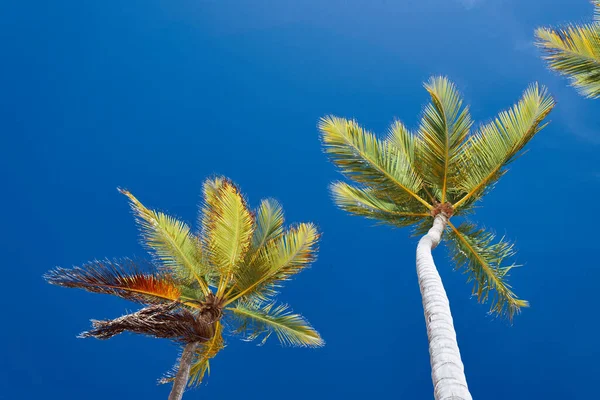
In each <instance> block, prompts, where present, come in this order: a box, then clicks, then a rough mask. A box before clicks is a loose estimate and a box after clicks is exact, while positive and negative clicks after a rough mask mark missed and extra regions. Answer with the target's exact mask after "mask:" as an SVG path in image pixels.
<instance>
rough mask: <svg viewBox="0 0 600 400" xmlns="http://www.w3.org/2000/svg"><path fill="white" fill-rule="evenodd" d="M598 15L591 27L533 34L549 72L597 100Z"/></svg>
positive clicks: (599, 90) (599, 61)
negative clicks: (565, 78)
mask: <svg viewBox="0 0 600 400" xmlns="http://www.w3.org/2000/svg"><path fill="white" fill-rule="evenodd" d="M597 10H598V6H597V5H596V12H598V11H597ZM597 15H598V14H596V19H595V23H594V24H591V25H586V24H584V25H572V26H568V27H565V28H560V29H553V28H538V29H537V30H536V45H537V46H538V47H539V48H540V49H541V50H542V52H543V58H544V59H545V60H546V61H547V62H548V64H549V66H550V68H551V69H552V70H554V71H556V72H558V73H559V74H561V75H564V76H566V77H568V78H569V79H570V81H571V84H572V85H573V86H574V87H575V88H577V90H578V91H579V92H580V93H581V94H582V95H584V96H586V97H589V98H598V97H600V23H599V21H600V20H599V19H598V16H597Z"/></svg>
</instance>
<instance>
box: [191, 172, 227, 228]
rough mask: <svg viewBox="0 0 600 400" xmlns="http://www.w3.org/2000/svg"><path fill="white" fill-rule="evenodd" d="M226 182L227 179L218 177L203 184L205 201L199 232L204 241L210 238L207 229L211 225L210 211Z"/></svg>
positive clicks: (200, 216) (200, 215)
mask: <svg viewBox="0 0 600 400" xmlns="http://www.w3.org/2000/svg"><path fill="white" fill-rule="evenodd" d="M226 180H227V178H225V177H222V176H216V177H214V178H209V179H206V180H205V181H204V183H203V184H202V197H203V201H202V203H201V204H200V212H199V213H198V230H199V231H200V236H201V237H202V238H203V239H206V237H207V236H208V234H207V232H206V229H207V227H208V226H209V225H210V220H209V219H210V218H211V213H210V209H211V207H213V205H214V204H215V201H216V200H215V199H216V197H217V193H219V190H220V189H221V186H223V182H225V181H226Z"/></svg>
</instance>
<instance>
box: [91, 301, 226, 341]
mask: <svg viewBox="0 0 600 400" xmlns="http://www.w3.org/2000/svg"><path fill="white" fill-rule="evenodd" d="M209 309H210V311H211V312H209V313H202V314H199V315H195V314H194V313H192V312H191V311H189V310H187V309H185V308H181V307H180V305H179V304H177V303H170V304H159V305H152V306H149V307H145V308H143V309H141V310H139V311H137V312H134V313H131V314H126V315H123V316H122V317H119V318H115V319H112V320H103V321H98V320H92V325H93V327H94V329H92V330H90V331H87V332H83V333H82V334H81V335H79V337H82V338H88V337H94V338H96V339H110V338H111V337H113V336H115V335H118V334H120V333H123V332H125V331H129V332H133V333H138V334H143V335H148V336H153V337H156V338H164V339H171V340H173V341H176V342H179V343H191V342H201V343H202V342H206V341H207V340H209V339H210V338H211V337H212V335H213V332H214V330H213V323H214V322H215V320H211V319H212V316H213V315H214V314H213V312H212V311H213V310H214V309H213V308H212V307H211V308H209Z"/></svg>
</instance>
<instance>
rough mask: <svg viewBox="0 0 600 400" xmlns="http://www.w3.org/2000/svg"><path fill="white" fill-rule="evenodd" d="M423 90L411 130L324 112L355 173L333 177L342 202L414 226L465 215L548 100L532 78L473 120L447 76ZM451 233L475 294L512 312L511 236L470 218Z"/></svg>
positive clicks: (333, 144)
mask: <svg viewBox="0 0 600 400" xmlns="http://www.w3.org/2000/svg"><path fill="white" fill-rule="evenodd" d="M425 89H426V90H427V91H428V92H429V95H430V97H431V103H429V104H428V105H427V106H426V107H425V109H424V111H423V116H422V118H421V122H420V125H419V127H418V129H417V130H416V131H415V132H412V131H410V130H409V129H408V128H407V127H406V126H405V125H404V124H402V123H401V122H399V121H395V122H394V123H393V124H392V125H391V127H390V129H389V132H388V134H387V137H385V138H383V139H380V138H378V137H376V136H375V135H373V134H372V133H370V132H368V131H366V130H364V129H363V128H361V127H360V126H359V125H358V124H357V123H356V122H355V121H353V120H347V119H343V118H337V117H332V116H330V117H326V118H323V119H322V120H321V122H320V125H319V129H320V131H321V134H322V140H323V144H324V147H325V151H326V153H327V154H328V155H329V156H330V158H331V160H332V161H333V162H334V163H335V164H336V165H337V166H338V167H339V169H340V171H341V172H342V173H343V174H344V175H346V176H347V177H348V178H350V179H351V180H352V181H354V182H355V184H352V185H351V184H348V183H345V182H336V183H334V184H333V185H332V187H331V189H332V193H333V197H334V200H335V202H336V203H337V204H338V206H339V207H341V208H342V209H344V210H346V211H348V212H350V213H353V214H356V215H360V216H364V217H367V218H372V219H375V220H378V221H380V222H383V223H387V224H391V225H394V226H398V227H406V226H411V225H412V226H415V227H416V229H417V231H418V232H424V231H426V230H427V229H429V228H430V227H431V225H432V217H434V216H435V215H437V214H439V213H441V212H443V213H444V214H445V215H446V216H447V217H452V216H453V215H454V216H456V215H465V214H468V213H470V212H472V211H473V208H474V205H475V203H476V202H477V201H478V200H480V199H481V198H482V197H483V196H484V195H485V194H486V193H487V192H488V191H489V190H490V189H491V188H492V187H493V186H494V184H495V183H496V182H497V181H498V179H499V178H500V177H501V176H503V175H504V173H505V172H506V167H507V165H508V164H509V163H510V162H511V161H513V160H514V159H515V158H516V157H517V156H518V155H519V154H520V153H521V152H522V150H523V148H524V147H525V145H526V144H527V142H529V140H530V139H531V138H532V137H533V136H534V135H535V134H536V133H537V132H539V131H540V129H542V128H543V125H541V123H542V121H543V120H544V118H545V117H546V116H547V115H548V113H549V112H550V111H551V110H552V108H553V107H554V101H553V100H552V98H551V97H550V96H549V95H548V94H547V93H546V90H545V89H544V88H540V87H539V86H538V85H537V84H536V85H532V86H531V87H530V88H528V89H527V90H526V91H525V93H524V94H523V96H522V98H521V99H520V100H519V102H518V103H517V104H516V105H514V106H513V107H512V108H511V109H509V110H507V111H504V112H501V113H500V114H499V115H498V116H497V117H496V118H495V119H494V120H493V121H492V122H489V123H487V124H483V125H481V126H480V127H479V128H477V129H473V121H472V120H471V116H470V115H469V109H468V107H466V106H463V100H462V99H461V96H460V94H459V93H458V91H457V90H456V88H455V85H454V84H452V83H451V82H450V81H449V80H448V79H447V78H444V77H434V78H431V79H430V80H429V81H428V82H427V83H426V84H425ZM448 233H449V237H450V249H451V252H452V254H453V258H454V261H455V262H456V264H457V267H461V268H463V269H464V271H465V272H466V273H467V274H468V275H469V280H470V281H473V282H474V289H473V291H474V293H476V294H477V297H478V299H479V300H480V301H485V300H490V302H491V310H492V311H493V312H495V313H498V314H503V315H506V316H508V317H509V318H512V317H513V315H514V314H515V313H517V312H518V311H519V310H520V308H521V307H525V306H527V305H528V303H527V302H526V301H524V300H522V299H519V298H518V297H517V295H515V293H514V292H513V291H512V289H511V287H510V285H509V284H508V283H507V277H508V272H509V271H510V270H511V268H513V267H514V266H515V265H514V264H508V263H506V262H505V260H506V259H507V258H509V257H510V256H512V255H513V254H514V248H513V245H512V244H511V243H509V242H507V241H506V240H504V238H501V239H500V240H495V239H496V237H495V235H494V234H493V233H491V232H488V231H486V230H484V229H482V228H478V227H476V226H475V225H474V224H472V223H469V222H464V223H462V224H461V225H459V226H455V225H454V224H452V222H449V224H448Z"/></svg>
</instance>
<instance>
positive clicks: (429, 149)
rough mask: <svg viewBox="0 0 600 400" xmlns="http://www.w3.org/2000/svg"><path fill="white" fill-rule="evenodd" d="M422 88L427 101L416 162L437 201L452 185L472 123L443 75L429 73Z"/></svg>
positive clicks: (457, 93)
mask: <svg viewBox="0 0 600 400" xmlns="http://www.w3.org/2000/svg"><path fill="white" fill-rule="evenodd" d="M425 89H427V91H428V92H429V95H430V96H431V103H430V104H428V105H427V106H426V107H425V110H424V112H423V117H422V119H421V125H420V128H419V137H420V139H421V141H422V142H423V146H420V148H419V150H420V152H419V156H420V157H419V158H420V159H421V160H420V164H419V166H420V167H421V169H422V173H423V175H424V177H425V179H426V180H427V181H428V182H429V183H430V184H431V185H432V186H433V187H435V188H436V189H438V190H439V191H440V193H441V199H439V200H440V202H441V203H445V202H446V199H447V195H448V188H449V187H450V188H451V187H453V184H452V179H453V178H455V177H456V175H457V171H456V164H457V161H458V156H459V155H460V150H461V145H462V144H463V143H464V141H465V139H466V137H467V135H468V134H469V130H470V129H471V125H472V124H473V122H472V120H471V116H470V114H469V109H468V107H463V100H462V98H461V96H460V93H459V92H458V90H457V89H456V87H455V85H454V84H453V83H452V82H450V81H449V80H448V79H447V78H445V77H433V78H431V79H430V80H429V81H428V82H427V83H426V84H425Z"/></svg>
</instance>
